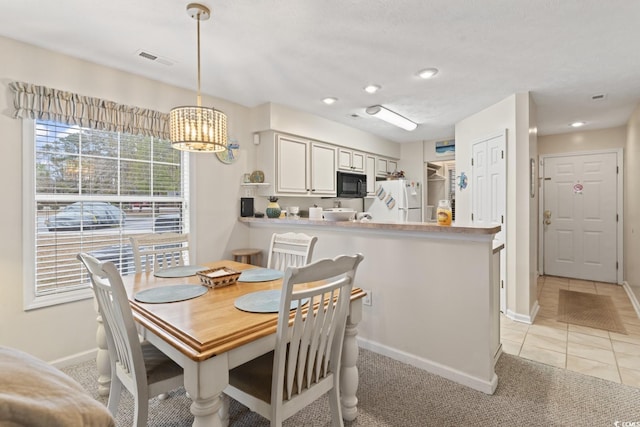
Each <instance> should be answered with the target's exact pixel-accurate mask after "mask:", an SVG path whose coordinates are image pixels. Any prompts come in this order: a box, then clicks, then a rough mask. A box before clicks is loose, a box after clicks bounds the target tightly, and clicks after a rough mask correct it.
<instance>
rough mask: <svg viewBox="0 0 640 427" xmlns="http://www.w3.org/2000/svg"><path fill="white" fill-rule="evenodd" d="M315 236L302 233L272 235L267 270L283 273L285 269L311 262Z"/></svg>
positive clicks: (315, 240)
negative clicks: (271, 269)
mask: <svg viewBox="0 0 640 427" xmlns="http://www.w3.org/2000/svg"><path fill="white" fill-rule="evenodd" d="M317 241H318V238H317V237H316V236H308V235H306V234H304V233H282V234H277V233H274V234H273V235H272V236H271V245H270V247H269V258H268V259H267V268H273V269H275V270H281V271H284V270H285V269H286V268H287V267H299V266H302V265H305V264H308V263H309V262H310V261H311V255H312V254H313V248H314V246H315V244H316V242H317Z"/></svg>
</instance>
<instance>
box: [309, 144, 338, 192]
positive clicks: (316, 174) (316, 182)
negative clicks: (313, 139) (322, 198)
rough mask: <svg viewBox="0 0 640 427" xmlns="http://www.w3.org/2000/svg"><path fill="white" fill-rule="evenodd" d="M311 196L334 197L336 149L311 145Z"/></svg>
mask: <svg viewBox="0 0 640 427" xmlns="http://www.w3.org/2000/svg"><path fill="white" fill-rule="evenodd" d="M311 194H312V195H326V196H335V195H336V147H332V146H329V145H324V144H317V143H312V144H311Z"/></svg>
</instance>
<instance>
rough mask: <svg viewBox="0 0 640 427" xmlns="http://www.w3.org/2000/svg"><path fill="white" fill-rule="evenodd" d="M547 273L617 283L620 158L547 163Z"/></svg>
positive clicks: (607, 155)
mask: <svg viewBox="0 0 640 427" xmlns="http://www.w3.org/2000/svg"><path fill="white" fill-rule="evenodd" d="M544 183H545V187H544V212H543V227H544V272H545V274H548V275H553V276H562V277H572V278H577V279H584V280H594V281H600V282H612V283H615V282H616V281H617V265H616V263H617V204H618V200H617V197H618V192H619V189H618V188H617V155H616V153H597V154H582V155H575V156H563V157H548V158H546V159H545V160H544Z"/></svg>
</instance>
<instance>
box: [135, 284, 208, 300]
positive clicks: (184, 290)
mask: <svg viewBox="0 0 640 427" xmlns="http://www.w3.org/2000/svg"><path fill="white" fill-rule="evenodd" d="M208 290H209V288H207V287H206V286H202V285H171V286H159V287H157V288H151V289H145V290H144V291H140V292H138V293H137V294H135V295H134V298H135V300H136V301H140V302H146V303H150V304H161V303H167V302H177V301H185V300H188V299H191V298H195V297H199V296H200V295H204V294H206V293H207V291H208Z"/></svg>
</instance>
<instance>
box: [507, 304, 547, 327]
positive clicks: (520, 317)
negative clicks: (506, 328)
mask: <svg viewBox="0 0 640 427" xmlns="http://www.w3.org/2000/svg"><path fill="white" fill-rule="evenodd" d="M538 311H540V304H538V300H536V302H535V303H534V304H533V310H531V314H530V315H526V314H520V313H516V312H514V311H511V310H507V312H506V314H505V316H507V317H508V318H509V319H511V320H515V321H516V322H522V323H526V324H528V325H533V321H534V319H535V318H536V316H537V315H538Z"/></svg>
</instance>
